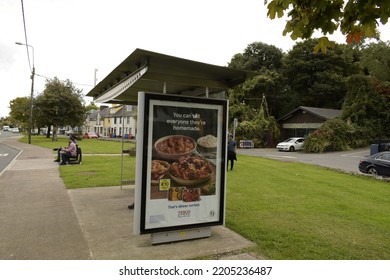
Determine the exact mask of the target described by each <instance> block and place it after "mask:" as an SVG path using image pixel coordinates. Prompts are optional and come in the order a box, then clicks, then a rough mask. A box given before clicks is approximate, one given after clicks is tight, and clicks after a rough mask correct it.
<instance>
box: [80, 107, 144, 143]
mask: <svg viewBox="0 0 390 280" xmlns="http://www.w3.org/2000/svg"><path fill="white" fill-rule="evenodd" d="M136 114H137V110H136V106H131V105H112V106H111V107H109V106H101V107H100V108H99V109H98V110H91V111H90V112H89V113H88V115H87V118H86V121H85V124H84V126H85V128H84V131H83V132H95V133H97V134H98V135H99V136H100V137H110V138H112V137H125V138H130V136H135V134H136Z"/></svg>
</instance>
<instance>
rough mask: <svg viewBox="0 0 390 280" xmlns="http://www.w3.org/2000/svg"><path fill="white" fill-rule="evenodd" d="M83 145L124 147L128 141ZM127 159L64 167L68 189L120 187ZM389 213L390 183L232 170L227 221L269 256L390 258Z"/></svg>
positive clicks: (249, 165) (304, 170)
mask: <svg viewBox="0 0 390 280" xmlns="http://www.w3.org/2000/svg"><path fill="white" fill-rule="evenodd" d="M63 140H64V141H65V142H64V143H66V139H63ZM38 142H39V141H38V140H37V139H36V138H35V137H34V138H33V140H32V143H33V144H37V143H38ZM43 142H45V141H43ZM52 144H53V142H51V141H50V145H49V146H47V147H49V148H51V147H53V145H52ZM56 144H58V143H56ZM41 145H43V143H41ZM44 145H48V143H45V144H44ZM81 145H82V147H83V150H87V151H93V153H98V151H102V152H101V153H104V154H107V153H109V152H108V151H110V150H112V151H115V152H114V153H118V151H121V143H120V142H108V141H98V140H90V139H89V140H83V141H82V143H81ZM111 145H112V146H111ZM53 155H54V153H53ZM121 158H122V157H121V156H96V155H93V156H92V155H86V156H85V157H84V160H83V164H82V165H75V166H61V167H60V172H61V176H62V178H63V180H64V182H65V185H66V186H67V188H84V187H95V186H114V185H119V184H120V178H121V164H122V163H121ZM123 159H124V161H123V167H124V168H123V170H124V173H123V175H124V176H123V178H125V179H128V178H130V179H133V178H134V177H135V174H134V170H135V162H134V160H135V159H134V157H129V156H124V157H123ZM389 213H390V183H388V182H384V181H379V180H376V179H374V178H370V177H366V176H358V175H351V174H345V173H341V172H338V171H333V170H329V169H326V168H322V167H319V166H313V165H307V164H302V163H292V162H281V161H277V160H271V159H265V158H260V157H251V156H244V155H239V159H238V161H237V163H236V164H235V167H234V170H233V171H229V172H228V173H227V186H226V226H227V227H228V228H230V229H232V230H233V231H235V232H237V233H239V234H241V235H242V236H244V237H245V238H247V239H249V240H252V241H253V242H254V243H255V244H256V246H255V247H253V248H249V249H248V251H250V252H253V253H255V254H257V255H260V256H264V257H265V258H269V259H289V260H291V259H293V260H295V259H298V260H299V259H305V260H312V259H315V260H329V259H330V260H340V259H344V260H345V259H346V260H349V259H351V260H366V259H381V260H386V259H390V215H389Z"/></svg>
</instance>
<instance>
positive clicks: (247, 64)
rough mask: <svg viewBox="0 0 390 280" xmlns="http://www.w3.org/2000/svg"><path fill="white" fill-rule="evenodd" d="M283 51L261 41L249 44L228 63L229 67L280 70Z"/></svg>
mask: <svg viewBox="0 0 390 280" xmlns="http://www.w3.org/2000/svg"><path fill="white" fill-rule="evenodd" d="M282 57H283V52H282V50H281V49H278V48H277V47H275V46H272V45H267V44H264V43H261V42H254V43H251V44H249V45H248V46H247V47H246V48H245V50H244V53H242V54H236V55H234V56H233V58H232V59H231V61H230V63H228V67H230V68H234V69H239V70H246V71H253V72H264V71H266V70H278V69H280V67H281V66H282Z"/></svg>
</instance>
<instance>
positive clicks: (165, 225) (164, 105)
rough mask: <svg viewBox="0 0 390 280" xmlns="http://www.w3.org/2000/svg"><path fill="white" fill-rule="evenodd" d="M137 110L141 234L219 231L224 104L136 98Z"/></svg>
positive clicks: (164, 97) (222, 195)
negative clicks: (200, 229)
mask: <svg viewBox="0 0 390 280" xmlns="http://www.w3.org/2000/svg"><path fill="white" fill-rule="evenodd" d="M138 104H139V113H138V114H139V116H138V117H139V118H141V119H139V120H138V123H139V124H140V126H141V129H140V130H138V132H141V135H139V134H138V135H137V145H142V149H141V147H139V146H138V147H137V157H139V156H140V153H139V152H141V150H142V152H141V154H142V158H140V159H139V160H137V176H139V175H140V173H141V172H138V171H142V176H141V179H140V180H137V183H136V184H137V188H138V189H140V190H141V191H140V192H138V193H139V195H140V210H139V215H140V219H139V223H140V225H139V229H140V233H141V234H142V233H153V232H161V231H169V230H178V229H185V228H195V227H201V226H212V225H222V224H223V223H224V208H225V176H226V173H225V169H226V161H225V157H226V134H227V108H228V106H227V101H226V100H219V99H206V98H191V97H182V96H177V95H174V96H172V95H166V94H150V93H139V103H138ZM140 105H141V107H142V108H140Z"/></svg>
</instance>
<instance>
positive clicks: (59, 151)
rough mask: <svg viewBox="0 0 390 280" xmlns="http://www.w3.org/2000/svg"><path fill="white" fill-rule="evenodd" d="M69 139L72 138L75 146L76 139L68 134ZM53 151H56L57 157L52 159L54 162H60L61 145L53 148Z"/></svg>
mask: <svg viewBox="0 0 390 280" xmlns="http://www.w3.org/2000/svg"><path fill="white" fill-rule="evenodd" d="M69 139H70V140H72V141H73V142H74V143H75V144H76V146H77V140H76V138H74V137H73V136H70V137H69ZM53 150H54V151H57V159H55V160H54V162H60V161H61V151H62V147H59V148H57V149H53Z"/></svg>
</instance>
